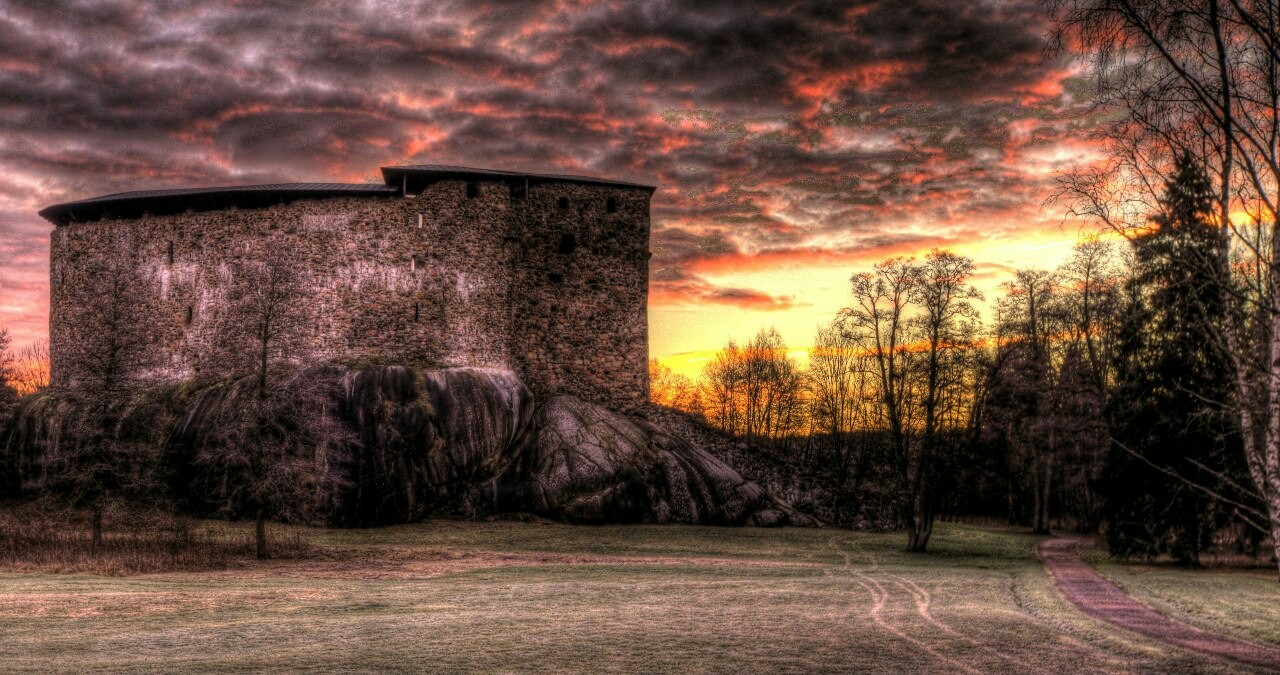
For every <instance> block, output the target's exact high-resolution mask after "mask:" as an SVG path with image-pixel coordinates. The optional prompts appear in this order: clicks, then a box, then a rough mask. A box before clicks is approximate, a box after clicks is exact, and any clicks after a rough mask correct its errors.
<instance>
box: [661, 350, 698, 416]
mask: <svg viewBox="0 0 1280 675" xmlns="http://www.w3.org/2000/svg"><path fill="white" fill-rule="evenodd" d="M649 399H650V400H651V401H653V402H654V403H656V404H658V405H660V406H665V407H667V408H674V409H676V410H683V411H685V412H688V413H694V414H701V413H702V401H701V399H700V397H699V396H698V388H697V386H696V385H694V383H693V381H692V380H690V379H689V378H687V377H685V376H684V375H681V374H679V373H675V372H672V370H671V368H669V367H667V366H664V365H662V363H661V362H659V361H658V359H649Z"/></svg>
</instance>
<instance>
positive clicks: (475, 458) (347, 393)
mask: <svg viewBox="0 0 1280 675" xmlns="http://www.w3.org/2000/svg"><path fill="white" fill-rule="evenodd" d="M341 384H342V387H341V392H340V393H339V411H340V414H341V415H342V417H343V419H344V421H345V422H346V423H347V424H348V425H349V426H350V427H351V428H352V430H353V431H354V432H355V434H356V438H357V441H358V444H357V448H356V451H355V452H354V453H353V455H354V457H353V462H352V469H351V471H352V475H351V485H352V487H351V489H350V490H349V491H348V494H347V496H346V498H345V499H343V500H342V502H343V505H342V508H341V513H340V514H338V515H339V517H338V520H340V521H341V522H344V523H347V524H350V525H372V524H380V523H392V522H407V521H414V520H421V519H422V518H424V517H426V516H427V514H429V513H430V512H431V511H432V510H434V509H437V508H440V507H441V506H443V505H446V504H449V503H450V502H452V501H456V500H458V499H460V498H462V497H463V496H464V495H465V494H466V493H467V492H468V491H469V490H470V489H471V488H472V487H473V486H475V485H477V484H479V483H483V482H485V481H487V480H489V479H491V478H493V477H494V476H496V475H498V474H500V473H501V472H502V471H503V470H504V469H506V468H507V466H508V465H510V464H511V463H512V462H513V461H514V460H515V458H516V456H517V455H518V454H519V452H520V451H521V450H522V449H523V448H524V447H525V445H526V440H527V436H528V433H529V427H530V421H531V420H532V418H533V411H534V401H533V396H532V395H531V394H530V393H529V390H528V389H527V388H526V387H525V386H524V384H523V383H521V382H520V380H519V379H518V378H517V377H516V376H515V375H514V374H513V373H511V372H509V371H505V370H494V369H487V368H445V369H440V370H427V371H418V370H410V369H408V368H403V367H399V366H390V367H386V368H378V369H366V370H356V371H348V372H347V373H345V374H344V375H343V376H342V379H341Z"/></svg>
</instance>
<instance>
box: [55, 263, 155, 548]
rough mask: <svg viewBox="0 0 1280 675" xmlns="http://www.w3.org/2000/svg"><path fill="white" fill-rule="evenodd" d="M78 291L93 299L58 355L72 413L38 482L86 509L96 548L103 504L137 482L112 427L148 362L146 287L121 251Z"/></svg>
mask: <svg viewBox="0 0 1280 675" xmlns="http://www.w3.org/2000/svg"><path fill="white" fill-rule="evenodd" d="M122 250H127V247H122ZM85 288H86V293H88V294H91V297H92V298H93V302H86V303H83V304H81V305H80V307H79V310H78V313H77V314H76V316H75V317H74V322H75V335H74V339H70V340H67V341H66V343H65V344H64V345H62V349H61V351H60V352H59V354H58V357H59V358H60V359H61V364H60V366H59V367H60V368H61V369H62V370H61V372H64V373H66V379H65V381H64V382H63V387H64V392H63V393H64V395H65V396H66V398H67V400H68V401H69V402H70V403H71V406H70V410H71V411H72V412H71V414H70V418H69V419H68V420H67V433H66V434H65V436H66V440H65V442H62V443H59V444H55V445H54V446H53V447H52V452H51V456H50V457H49V458H47V461H46V463H45V482H46V484H47V485H48V486H49V487H52V488H54V489H55V490H57V491H58V492H60V493H62V494H64V495H67V496H68V497H69V498H70V501H71V503H72V504H75V505H78V506H85V507H88V508H89V509H90V511H91V514H92V519H91V523H92V531H93V545H94V547H95V548H97V547H99V546H101V544H102V515H103V511H104V510H105V508H106V507H107V505H108V503H109V502H110V501H111V500H112V499H113V498H114V496H115V495H116V494H117V493H119V492H121V491H125V490H129V489H131V488H133V487H136V486H135V485H133V484H132V483H133V482H135V479H136V478H137V476H136V475H135V474H133V473H131V472H130V471H129V466H130V462H129V457H128V455H129V454H130V453H129V452H128V448H126V447H124V444H123V443H122V441H121V439H120V434H119V428H118V425H119V422H120V413H121V411H122V408H123V406H124V405H125V404H126V403H127V402H128V401H129V399H130V397H131V396H132V395H134V394H135V393H136V392H137V390H138V388H139V387H141V386H142V385H143V384H144V383H145V381H146V377H147V376H148V374H149V372H150V369H151V368H152V366H154V365H155V364H154V357H153V352H152V350H151V349H150V348H149V346H150V335H149V333H148V328H147V321H146V319H147V311H146V307H147V297H146V295H145V290H146V288H148V287H147V286H146V285H145V284H144V283H143V281H142V279H141V277H140V275H139V274H138V273H137V269H136V266H135V264H134V261H133V260H132V259H131V258H130V257H128V256H127V255H121V256H119V257H116V258H113V259H110V260H108V261H106V262H105V264H102V265H100V266H98V267H96V268H94V270H92V271H91V272H89V273H88V274H87V278H86V279H85Z"/></svg>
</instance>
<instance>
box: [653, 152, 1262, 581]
mask: <svg viewBox="0 0 1280 675" xmlns="http://www.w3.org/2000/svg"><path fill="white" fill-rule="evenodd" d="M1179 167H1180V168H1179V171H1178V173H1176V174H1175V175H1174V176H1173V177H1172V178H1171V179H1170V180H1169V181H1168V182H1167V184H1166V186H1165V189H1164V194H1163V196H1162V199H1161V201H1160V208H1159V210H1158V211H1157V212H1155V213H1153V214H1152V217H1151V219H1150V221H1149V227H1148V228H1147V229H1146V231H1144V232H1142V233H1140V234H1136V235H1134V236H1132V237H1131V238H1130V239H1128V240H1122V239H1117V238H1111V239H1107V238H1086V239H1083V240H1081V241H1079V242H1078V243H1077V244H1076V245H1075V247H1074V249H1073V251H1072V253H1071V255H1070V257H1069V258H1068V259H1067V260H1066V261H1065V262H1064V263H1063V264H1062V265H1061V266H1059V267H1058V268H1056V269H1052V270H1035V269H1022V270H1017V271H1016V272H1014V273H1013V274H1012V275H1011V278H1010V279H1009V280H1008V281H1006V282H1005V283H1004V284H1002V285H1001V287H1000V292H999V296H998V297H996V298H993V299H992V300H993V302H992V307H993V308H992V312H991V314H992V316H991V319H990V321H989V323H988V324H987V325H984V322H983V321H982V319H981V314H980V312H979V305H978V303H980V302H983V301H984V300H985V298H983V296H982V294H981V293H979V292H978V290H977V289H976V288H975V287H974V286H973V284H972V283H971V282H972V279H973V277H974V275H975V264H974V262H973V261H972V260H971V259H969V258H967V257H964V256H961V255H957V254H956V253H954V252H951V251H946V250H934V251H931V252H929V253H928V254H927V255H925V256H923V257H922V258H920V259H913V258H906V257H896V258H891V259H888V260H885V261H883V262H881V263H880V264H878V265H875V266H874V267H873V268H872V270H871V271H868V272H863V273H859V274H855V275H853V277H852V278H851V280H850V296H849V298H850V301H849V305H848V307H846V308H845V309H843V310H841V311H840V312H839V313H838V315H837V316H835V317H833V319H832V321H831V322H830V323H829V324H827V325H824V326H821V327H819V328H818V329H817V331H816V334H815V336H814V340H813V346H812V347H810V348H809V350H808V367H807V368H805V369H801V367H800V365H799V364H798V363H797V362H796V360H795V359H793V358H791V357H789V356H788V352H789V349H788V347H787V345H785V344H784V342H783V340H782V338H781V336H780V335H779V334H778V332H777V331H776V330H775V329H772V328H766V329H764V330H761V331H760V332H759V333H758V334H757V335H755V336H754V337H753V338H752V339H751V340H749V341H747V342H745V343H742V344H739V343H737V342H735V341H730V342H729V343H728V344H727V345H726V346H725V347H724V348H723V349H721V350H720V351H719V352H717V353H716V355H715V356H714V357H713V358H712V360H711V361H710V362H709V363H708V364H707V365H706V367H705V368H704V370H703V372H702V375H701V377H700V378H699V380H698V381H697V382H693V381H690V380H689V379H688V378H685V377H683V376H680V375H677V374H674V373H672V372H671V371H670V370H669V369H666V368H664V367H663V366H661V365H660V364H658V363H657V362H656V361H655V362H653V363H652V364H651V380H652V390H653V399H654V401H655V402H656V403H658V404H661V405H666V406H670V407H675V408H680V409H683V410H686V411H689V412H692V413H694V414H696V415H699V416H701V417H703V418H704V419H705V420H706V421H707V423H709V424H710V425H712V426H715V427H717V428H719V429H721V430H723V431H725V432H727V433H730V434H733V435H736V436H739V437H743V438H747V439H751V440H753V441H756V442H757V443H759V444H761V445H764V446H766V447H768V448H770V449H771V450H772V451H773V452H775V453H779V454H782V455H785V456H786V457H788V458H789V460H790V461H794V462H797V463H799V464H802V465H810V466H821V467H822V470H823V471H825V472H827V473H829V474H831V475H834V476H836V477H837V479H838V482H839V484H840V485H841V486H843V487H845V488H847V489H848V491H849V494H852V495H853V497H852V498H853V499H857V491H858V489H859V488H860V487H861V486H863V485H864V484H865V482H866V480H867V478H868V476H872V477H874V480H876V481H880V482H883V481H886V480H887V481H889V483H890V485H891V487H892V492H893V494H894V499H893V502H894V504H893V507H892V508H893V509H894V514H893V515H894V519H895V522H896V524H898V525H899V526H901V527H903V528H905V529H906V530H907V532H908V548H910V549H912V550H924V549H925V547H926V546H927V544H928V540H929V535H930V533H931V531H932V526H933V523H934V521H935V519H936V517H937V516H938V514H939V512H940V511H941V512H943V513H945V514H947V515H997V514H998V515H1000V516H1003V517H1006V518H1007V519H1008V520H1009V521H1010V522H1012V523H1021V524H1025V525H1027V526H1030V527H1031V528H1033V529H1034V530H1035V531H1036V532H1048V531H1049V529H1050V526H1051V524H1052V523H1059V524H1065V525H1066V526H1067V527H1071V528H1073V529H1078V530H1081V531H1096V530H1098V529H1102V530H1103V531H1105V532H1106V534H1107V537H1108V540H1109V542H1110V544H1111V549H1112V551H1113V552H1115V553H1118V554H1122V555H1139V556H1146V557H1151V556H1156V555H1170V556H1173V557H1175V558H1177V559H1178V560H1181V561H1184V562H1195V561H1196V560H1197V559H1198V556H1199V555H1200V553H1201V552H1203V551H1204V550H1206V549H1207V548H1208V547H1209V546H1210V545H1211V544H1212V538H1213V536H1214V535H1215V534H1220V533H1222V532H1223V531H1224V530H1231V528H1238V529H1239V533H1240V537H1239V538H1240V539H1241V540H1242V541H1245V542H1247V544H1248V545H1249V546H1250V547H1252V548H1254V549H1256V547H1257V545H1258V543H1259V541H1260V539H1261V538H1262V537H1265V536H1266V535H1267V533H1268V530H1267V528H1266V524H1265V520H1260V519H1259V518H1258V516H1259V515H1260V514H1261V513H1263V512H1264V509H1265V506H1264V505H1263V504H1262V503H1261V501H1260V500H1259V499H1258V498H1257V495H1256V494H1252V493H1251V492H1250V491H1249V490H1248V489H1246V488H1245V487H1244V484H1246V483H1247V482H1248V477H1247V474H1246V472H1245V471H1244V466H1243V461H1242V459H1243V451H1242V449H1241V447H1240V444H1241V438H1240V433H1239V430H1238V427H1237V425H1236V424H1235V423H1234V421H1233V419H1232V417H1231V415H1230V414H1229V413H1228V411H1227V410H1226V409H1225V408H1224V406H1223V402H1224V401H1226V400H1228V399H1229V397H1230V382H1229V381H1228V380H1227V376H1226V373H1227V369H1226V368H1225V366H1224V364H1223V363H1222V361H1221V358H1220V355H1219V354H1218V353H1217V352H1216V351H1215V350H1214V349H1213V346H1212V344H1211V341H1210V340H1209V339H1208V337H1207V336H1206V334H1205V332H1204V330H1203V329H1202V326H1203V325H1208V324H1214V323H1216V322H1219V321H1221V320H1222V315H1223V313H1224V311H1225V310H1224V308H1223V306H1222V304H1221V302H1220V298H1219V296H1218V295H1217V294H1216V293H1215V292H1214V289H1215V288H1216V287H1217V286H1218V285H1219V284H1221V283H1227V282H1226V281H1225V280H1216V279H1213V278H1211V276H1210V275H1211V274H1212V271H1213V268H1211V267H1206V266H1205V265H1202V264H1199V263H1198V261H1201V260H1203V259H1206V258H1212V257H1214V256H1216V255H1217V253H1216V252H1215V251H1216V247H1218V246H1219V245H1220V239H1219V238H1218V237H1217V235H1216V232H1217V230H1216V228H1215V226H1214V225H1213V223H1212V218H1211V214H1210V210H1211V204H1210V202H1211V199H1210V197H1209V194H1208V183H1207V180H1206V178H1205V176H1204V173H1203V170H1202V167H1201V166H1200V165H1198V164H1197V163H1196V162H1195V161H1194V160H1193V159H1192V158H1190V157H1184V158H1183V159H1182V160H1180V164H1179ZM880 487H883V485H882V486H880Z"/></svg>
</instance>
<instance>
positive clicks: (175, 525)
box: [0, 503, 314, 576]
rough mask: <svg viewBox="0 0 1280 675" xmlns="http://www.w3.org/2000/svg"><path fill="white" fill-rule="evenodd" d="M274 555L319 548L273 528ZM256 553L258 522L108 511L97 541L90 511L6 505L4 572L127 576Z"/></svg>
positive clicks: (0, 537) (0, 540)
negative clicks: (255, 526) (239, 523)
mask: <svg viewBox="0 0 1280 675" xmlns="http://www.w3.org/2000/svg"><path fill="white" fill-rule="evenodd" d="M268 535H269V546H270V550H271V551H272V552H273V555H275V556H278V557H282V558H298V557H304V556H306V555H307V554H309V553H310V552H312V551H313V550H314V548H313V547H312V545H311V543H310V542H309V541H308V540H307V539H306V538H305V537H303V536H302V535H301V533H299V532H298V531H296V530H285V529H279V528H273V529H269V530H268ZM254 557H255V548H254V538H253V530H252V523H249V524H245V525H242V526H235V525H232V524H228V523H217V522H197V521H195V520H192V519H191V518H187V517H181V516H174V515H171V514H167V513H163V512H158V511H146V510H136V509H134V510H108V511H107V512H106V514H105V516H104V519H103V537H102V544H101V546H99V547H96V548H95V547H94V546H93V539H92V531H91V529H90V525H89V515H88V513H86V512H80V511H68V510H64V509H54V508H49V507H47V506H45V505H42V504H39V503H27V504H21V505H13V506H8V507H5V508H0V571H5V572H48V573H60V574H73V573H89V574H105V575H116V576H119V575H127V574H141V573H148V572H166V571H177V570H207V569H223V568H226V567H227V566H228V565H230V564H233V563H236V562H238V561H242V560H245V559H250V558H254Z"/></svg>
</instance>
